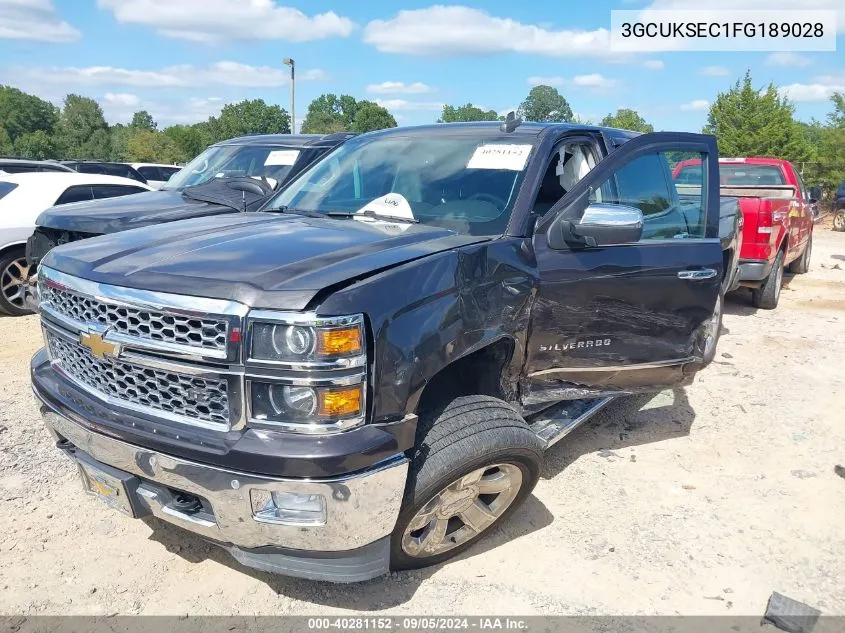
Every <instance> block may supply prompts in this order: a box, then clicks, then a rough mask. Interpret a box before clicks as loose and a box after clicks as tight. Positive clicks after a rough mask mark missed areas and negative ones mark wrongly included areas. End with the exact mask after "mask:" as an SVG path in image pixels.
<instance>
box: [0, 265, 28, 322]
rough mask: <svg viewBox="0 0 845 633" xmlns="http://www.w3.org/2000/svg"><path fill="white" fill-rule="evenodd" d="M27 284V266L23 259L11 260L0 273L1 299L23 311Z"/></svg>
mask: <svg viewBox="0 0 845 633" xmlns="http://www.w3.org/2000/svg"><path fill="white" fill-rule="evenodd" d="M28 283H29V266H28V265H27V263H26V259H24V258H23V257H21V258H20V259H13V260H12V261H10V262H9V264H8V265H7V266H6V268H4V269H3V270H2V271H0V292H2V293H3V299H5V301H6V303H8V304H9V305H11V306H13V307H15V308H18V309H19V310H23V309H25V307H24V297H25V291H26V286H27V284H28Z"/></svg>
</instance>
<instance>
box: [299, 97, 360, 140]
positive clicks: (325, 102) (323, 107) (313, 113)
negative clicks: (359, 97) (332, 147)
mask: <svg viewBox="0 0 845 633" xmlns="http://www.w3.org/2000/svg"><path fill="white" fill-rule="evenodd" d="M357 113H358V102H357V101H356V100H355V98H354V97H350V96H349V95H340V96H338V95H335V94H323V95H320V96H319V97H317V98H316V99H314V100H313V101H312V102H311V103H310V104H309V105H308V112H307V113H306V115H305V120H304V121H303V122H302V132H303V133H304V134H332V133H334V132H344V131H350V130H352V124H353V123H354V121H355V115H356V114H357Z"/></svg>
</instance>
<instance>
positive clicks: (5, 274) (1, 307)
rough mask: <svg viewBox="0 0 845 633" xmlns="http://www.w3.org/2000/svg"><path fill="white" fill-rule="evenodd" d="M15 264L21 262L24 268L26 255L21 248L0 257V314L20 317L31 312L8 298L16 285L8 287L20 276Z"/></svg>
mask: <svg viewBox="0 0 845 633" xmlns="http://www.w3.org/2000/svg"><path fill="white" fill-rule="evenodd" d="M16 262H17V263H21V262H23V265H24V266H26V255H25V253H24V248H23V247H20V248H12V249H10V250H8V251H6V252H5V253H3V254H2V255H0V313H3V314H8V315H11V316H22V315H24V314H31V313H32V311H31V310H27V309H26V307H24V305H23V303H21V302H19V301H18V300H17V299H12V300H10V298H9V297H10V293H12V292H16V291H17V289H18V286H16V285H14V286H10V285H9V284H12V283H14V279H17V278H18V277H19V276H20V275H19V272H20V269H19V268H18V267H17V266H16ZM10 267H11V268H10Z"/></svg>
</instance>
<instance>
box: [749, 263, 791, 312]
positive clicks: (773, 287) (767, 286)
mask: <svg viewBox="0 0 845 633" xmlns="http://www.w3.org/2000/svg"><path fill="white" fill-rule="evenodd" d="M783 258H784V254H783V251H778V254H777V257H775V263H774V266H772V270H771V272H770V273H769V276H768V277H766V278H765V279H764V280H763V283H762V285H761V286H760V287H759V288H754V289H753V290H752V291H751V304H752V305H753V306H754V307H755V308H761V309H763V310H774V309H775V308H776V307H778V301H779V300H780V289H781V286H782V285H783Z"/></svg>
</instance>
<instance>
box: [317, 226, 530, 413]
mask: <svg viewBox="0 0 845 633" xmlns="http://www.w3.org/2000/svg"><path fill="white" fill-rule="evenodd" d="M536 287H537V279H536V265H535V263H534V261H533V252H532V251H531V248H530V244H528V243H526V241H525V240H523V239H522V238H501V239H497V240H493V241H489V242H484V243H481V244H474V245H471V246H466V247H462V248H459V249H454V250H450V251H446V252H441V253H437V254H434V255H431V256H429V257H425V258H422V259H419V260H414V261H411V262H408V263H405V264H403V265H400V266H397V267H395V268H391V269H389V270H386V271H384V272H382V273H380V274H378V275H375V276H373V277H370V278H367V279H364V280H362V281H360V282H358V283H355V284H353V285H351V286H349V287H347V288H344V289H342V290H340V291H338V292H337V293H335V294H333V295H331V296H329V297H328V298H327V299H326V300H325V301H324V302H323V303H322V304H321V305H320V306H319V308H318V311H319V312H320V313H323V314H344V313H346V314H348V313H353V312H362V313H365V314H367V317H368V322H369V328H370V334H371V336H372V342H373V345H374V347H373V351H374V353H373V354H372V357H371V362H372V372H371V376H372V383H371V386H377V388H375V389H373V390H372V396H373V398H372V420H373V421H374V422H389V421H393V420H398V419H401V418H402V417H403V416H404V415H406V414H409V413H416V412H417V411H419V410H420V408H421V407H424V406H429V405H430V403H431V402H432V401H433V400H436V399H437V396H438V393H439V392H440V391H442V392H443V397H448V396H449V394H450V393H452V392H453V391H455V387H456V385H454V384H453V382H452V381H453V380H454V378H455V377H456V376H460V377H461V378H462V384H464V385H466V384H471V385H472V386H473V387H479V386H480V387H482V388H483V389H484V392H485V393H490V395H494V394H496V396H497V397H500V398H502V399H505V400H509V401H513V400H516V398H517V396H518V385H519V375H520V372H521V370H522V365H523V363H524V356H525V347H526V343H527V336H528V326H529V316H530V312H531V307H532V305H533V300H534V296H535V291H536ZM491 360H492V361H493V363H490V362H489V361H491ZM480 361H483V364H484V369H485V371H481V370H480V366H481V362H480ZM469 372H473V374H474V375H472V376H469V375H467V374H468V373H469ZM457 386H460V385H457ZM457 395H460V394H457Z"/></svg>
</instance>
